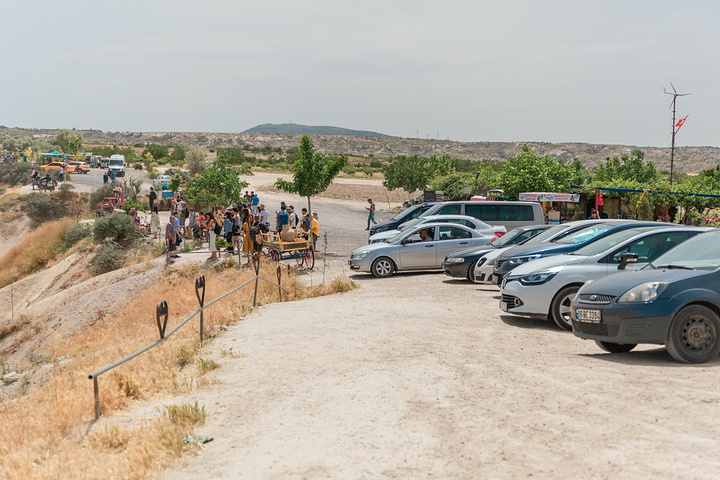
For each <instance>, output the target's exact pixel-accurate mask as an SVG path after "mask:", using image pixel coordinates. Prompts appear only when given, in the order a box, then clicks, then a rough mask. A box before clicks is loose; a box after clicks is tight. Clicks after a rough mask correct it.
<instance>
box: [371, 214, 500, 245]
mask: <svg viewBox="0 0 720 480" xmlns="http://www.w3.org/2000/svg"><path fill="white" fill-rule="evenodd" d="M425 223H455V224H457V225H464V226H466V227H468V228H471V229H473V230H477V231H478V232H480V233H482V234H483V235H490V236H493V235H494V236H496V237H501V236H503V235H505V234H506V233H507V229H506V228H505V227H504V226H502V225H495V226H493V225H490V224H488V223H485V222H483V221H482V220H478V219H477V218H475V217H470V216H468V215H431V216H428V217H418V218H415V219H413V220H410V221H408V222H405V223H403V224H401V225H400V226H399V227H398V229H397V230H386V231H384V232H380V233H376V234H375V235H372V236H371V237H370V238H369V239H368V243H378V242H386V241H388V240H389V239H391V238H393V237H394V236H395V235H397V234H398V233H400V232H402V231H404V230H406V229H408V228H414V227H417V226H419V225H422V224H425Z"/></svg>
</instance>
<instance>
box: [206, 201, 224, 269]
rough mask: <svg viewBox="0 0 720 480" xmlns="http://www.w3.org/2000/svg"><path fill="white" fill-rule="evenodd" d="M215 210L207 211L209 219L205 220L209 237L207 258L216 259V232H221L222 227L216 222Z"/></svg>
mask: <svg viewBox="0 0 720 480" xmlns="http://www.w3.org/2000/svg"><path fill="white" fill-rule="evenodd" d="M214 213H215V212H210V213H208V215H209V219H208V221H207V228H208V235H209V237H210V253H211V254H212V255H210V258H209V259H208V260H217V259H218V251H217V247H216V246H215V239H216V238H217V236H218V233H217V232H222V227H221V226H220V225H219V224H218V222H217V219H216V218H215V216H214Z"/></svg>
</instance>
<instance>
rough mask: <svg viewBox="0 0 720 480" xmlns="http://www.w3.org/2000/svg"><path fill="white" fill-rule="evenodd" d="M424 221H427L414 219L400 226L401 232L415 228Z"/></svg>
mask: <svg viewBox="0 0 720 480" xmlns="http://www.w3.org/2000/svg"><path fill="white" fill-rule="evenodd" d="M424 221H425V219H424V218H414V219H412V220H410V221H409V222H406V223H403V224H402V225H400V227H399V228H400V230H407V229H408V228H410V227H414V226H415V225H417V224H418V223H421V222H424Z"/></svg>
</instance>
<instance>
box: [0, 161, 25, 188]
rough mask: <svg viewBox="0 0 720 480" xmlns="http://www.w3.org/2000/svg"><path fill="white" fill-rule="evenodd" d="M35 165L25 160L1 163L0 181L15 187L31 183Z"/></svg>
mask: <svg viewBox="0 0 720 480" xmlns="http://www.w3.org/2000/svg"><path fill="white" fill-rule="evenodd" d="M32 169H33V167H32V165H30V164H29V163H25V162H13V163H11V164H9V165H8V164H2V165H0V183H2V184H4V185H9V186H11V187H14V186H15V185H27V184H29V183H30V172H31V171H32Z"/></svg>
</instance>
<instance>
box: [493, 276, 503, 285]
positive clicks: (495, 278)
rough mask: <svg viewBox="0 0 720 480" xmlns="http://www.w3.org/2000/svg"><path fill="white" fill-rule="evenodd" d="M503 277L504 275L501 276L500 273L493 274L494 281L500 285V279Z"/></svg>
mask: <svg viewBox="0 0 720 480" xmlns="http://www.w3.org/2000/svg"><path fill="white" fill-rule="evenodd" d="M501 278H502V277H501V276H500V275H493V276H492V282H493V283H494V284H495V285H500V279H501Z"/></svg>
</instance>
